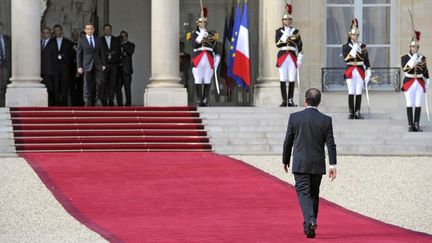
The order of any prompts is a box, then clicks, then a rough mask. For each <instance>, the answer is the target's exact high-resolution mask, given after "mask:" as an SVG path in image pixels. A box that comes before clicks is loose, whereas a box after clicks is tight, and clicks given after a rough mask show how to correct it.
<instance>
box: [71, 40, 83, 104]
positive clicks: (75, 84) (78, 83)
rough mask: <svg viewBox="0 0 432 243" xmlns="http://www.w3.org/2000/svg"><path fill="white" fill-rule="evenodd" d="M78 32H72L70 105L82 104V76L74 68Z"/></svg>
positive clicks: (75, 64)
mask: <svg viewBox="0 0 432 243" xmlns="http://www.w3.org/2000/svg"><path fill="white" fill-rule="evenodd" d="M79 38H80V33H79V32H78V31H73V32H72V57H73V58H72V69H71V70H72V72H71V75H70V78H71V85H70V86H69V92H70V99H71V105H72V106H83V105H84V100H83V77H82V75H81V74H79V73H78V72H77V70H76V66H77V62H76V54H77V48H78V41H79Z"/></svg>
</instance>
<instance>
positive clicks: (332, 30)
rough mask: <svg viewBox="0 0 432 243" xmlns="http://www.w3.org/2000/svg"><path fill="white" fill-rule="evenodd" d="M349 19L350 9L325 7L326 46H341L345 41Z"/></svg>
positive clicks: (349, 23) (350, 15)
mask: <svg viewBox="0 0 432 243" xmlns="http://www.w3.org/2000/svg"><path fill="white" fill-rule="evenodd" d="M351 18H352V10H351V8H350V7H327V33H326V36H327V44H329V45H332V44H333V45H335V44H337V45H339V44H340V45H341V44H343V43H345V42H346V41H347V39H348V32H349V29H350V27H351V20H352V19H351Z"/></svg>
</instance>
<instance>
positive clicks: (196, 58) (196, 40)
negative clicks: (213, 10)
mask: <svg viewBox="0 0 432 243" xmlns="http://www.w3.org/2000/svg"><path fill="white" fill-rule="evenodd" d="M196 24H197V28H196V30H195V31H193V32H191V33H188V36H187V39H188V40H190V42H191V45H192V48H193V53H192V74H193V76H194V81H195V86H196V93H197V98H198V101H197V103H198V105H199V106H209V94H210V87H211V80H212V77H213V74H214V68H215V63H217V62H218V60H219V55H217V54H216V53H217V46H216V44H217V40H218V33H216V32H215V31H207V29H206V27H207V8H205V7H201V17H200V18H199V19H198V20H197V21H196Z"/></svg>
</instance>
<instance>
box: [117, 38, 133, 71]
mask: <svg viewBox="0 0 432 243" xmlns="http://www.w3.org/2000/svg"><path fill="white" fill-rule="evenodd" d="M134 52H135V44H134V43H132V42H130V41H127V42H124V43H122V44H121V58H120V62H121V69H122V71H123V73H126V74H132V73H133V66H132V55H133V54H134Z"/></svg>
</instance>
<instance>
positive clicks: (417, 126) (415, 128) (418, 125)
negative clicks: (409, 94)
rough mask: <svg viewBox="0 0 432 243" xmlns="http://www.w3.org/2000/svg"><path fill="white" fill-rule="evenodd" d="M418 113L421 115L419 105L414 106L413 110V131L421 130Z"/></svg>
mask: <svg viewBox="0 0 432 243" xmlns="http://www.w3.org/2000/svg"><path fill="white" fill-rule="evenodd" d="M420 115H421V107H416V108H415V110H414V131H415V132H423V130H422V129H420Z"/></svg>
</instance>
